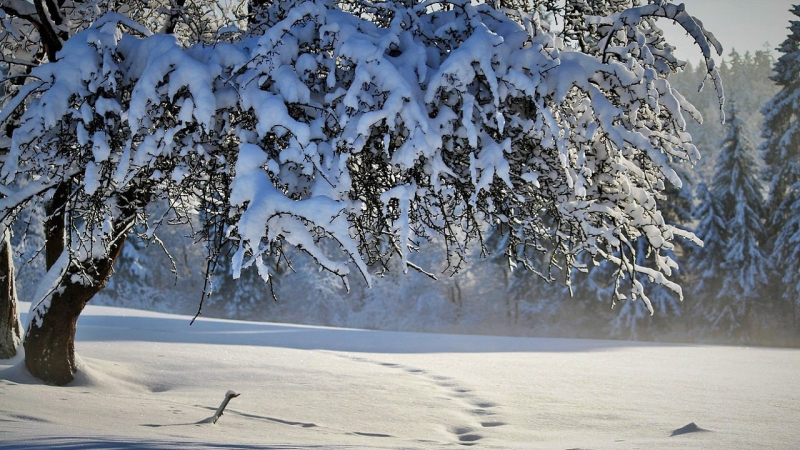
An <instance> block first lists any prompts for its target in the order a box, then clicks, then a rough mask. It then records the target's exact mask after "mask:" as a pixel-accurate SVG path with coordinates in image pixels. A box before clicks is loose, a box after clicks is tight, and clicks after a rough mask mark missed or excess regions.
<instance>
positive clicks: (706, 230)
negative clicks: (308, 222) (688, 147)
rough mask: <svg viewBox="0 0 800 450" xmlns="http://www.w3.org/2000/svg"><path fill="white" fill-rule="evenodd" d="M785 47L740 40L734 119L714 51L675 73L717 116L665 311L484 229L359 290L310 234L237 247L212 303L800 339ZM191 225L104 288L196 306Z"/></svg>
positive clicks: (112, 300)
mask: <svg viewBox="0 0 800 450" xmlns="http://www.w3.org/2000/svg"><path fill="white" fill-rule="evenodd" d="M798 31H800V30H798ZM795 34H796V35H798V34H799V33H795ZM790 46H794V48H795V49H796V47H797V42H796V41H793V40H792V38H791V37H790V39H788V40H787V42H786V43H784V47H783V48H782V49H781V52H782V53H783V54H785V55H789V54H790V53H791V50H790V49H789V47H790ZM771 55H772V54H771V52H769V51H768V50H766V49H765V50H764V51H759V52H756V53H755V54H750V53H746V54H744V55H741V54H739V53H737V52H736V51H735V50H733V51H731V52H730V53H729V54H728V55H727V57H726V58H725V61H724V63H723V65H722V67H721V74H722V76H723V80H724V83H725V91H726V111H725V113H726V116H727V120H726V121H725V123H721V122H720V121H719V120H718V118H719V105H718V101H717V94H716V92H714V90H713V89H712V88H711V87H710V86H709V87H708V88H706V89H703V90H698V86H699V85H700V84H701V82H703V80H704V78H705V76H706V70H707V69H706V67H704V66H703V65H702V64H700V65H697V66H693V65H691V64H690V65H688V66H687V67H686V69H685V70H684V71H683V72H682V73H679V74H678V75H676V76H674V77H673V78H671V82H672V83H673V85H674V86H676V87H677V89H678V90H679V91H680V92H683V93H685V94H686V95H687V99H688V100H689V101H690V102H691V103H692V104H694V105H695V106H696V107H697V109H698V110H699V111H700V112H701V113H702V115H703V117H704V118H705V121H704V123H702V124H700V123H695V122H691V121H690V122H689V125H688V127H689V129H688V131H689V132H690V133H691V135H692V136H693V137H694V142H695V144H696V145H697V147H698V149H699V150H700V154H701V155H702V160H701V162H700V163H699V166H698V167H696V168H695V169H694V170H689V167H686V168H685V170H683V171H681V175H682V178H683V188H682V189H680V190H674V191H672V192H670V193H669V195H668V196H667V197H666V198H663V199H661V202H662V205H660V209H661V211H662V212H663V214H664V215H665V218H666V219H667V221H668V222H670V223H672V224H675V225H679V226H680V227H681V228H684V229H689V230H693V231H695V233H696V234H697V235H698V237H700V238H701V239H703V241H704V242H705V246H704V247H698V246H696V245H694V244H693V243H691V242H688V241H687V242H685V243H684V245H680V246H679V247H678V248H677V250H676V255H675V256H676V258H677V260H678V262H679V263H680V268H681V269H680V270H681V271H680V273H679V274H678V275H677V277H675V278H676V280H677V281H678V282H679V283H680V284H681V286H682V287H683V292H684V300H683V301H680V300H679V299H678V298H677V297H676V296H675V295H674V294H673V293H671V292H668V291H667V290H666V289H663V288H660V287H658V286H654V287H653V288H652V292H651V294H650V298H651V301H652V302H653V306H654V308H655V310H656V312H655V314H654V315H653V316H651V315H650V314H649V312H648V310H647V308H646V306H645V304H644V303H643V302H641V301H623V302H617V303H616V304H613V303H612V298H613V295H612V294H613V291H614V286H613V283H614V279H615V277H614V276H613V273H612V272H611V270H613V269H611V268H609V267H606V266H605V265H602V264H601V265H598V266H594V265H593V264H592V262H591V261H586V262H585V269H584V270H577V271H575V273H572V274H565V273H560V274H556V275H555V276H556V278H558V279H561V280H563V279H569V282H568V287H564V284H563V283H546V282H545V281H543V280H542V278H541V277H540V276H538V275H537V274H534V273H531V272H529V271H525V270H512V268H511V267H509V265H508V260H507V259H506V258H504V257H503V254H502V252H501V251H499V249H501V248H503V243H502V242H500V241H501V240H502V239H503V238H502V237H500V236H501V234H500V233H497V234H496V235H497V236H498V237H497V238H496V239H494V240H493V239H491V238H490V239H489V240H488V243H489V245H488V246H487V248H486V249H482V248H480V247H479V246H477V245H476V247H475V248H473V249H472V251H471V257H470V258H469V259H468V260H467V261H464V262H463V263H462V266H461V268H460V270H459V271H458V273H457V274H456V275H454V276H449V275H448V274H443V275H440V274H442V273H444V272H445V266H444V264H446V263H445V262H443V261H442V260H441V258H440V257H438V256H434V255H440V254H441V249H438V250H437V249H435V248H433V247H435V246H437V245H444V244H443V243H438V242H437V241H435V240H434V242H433V243H431V244H426V245H427V246H421V247H420V248H419V249H418V254H417V255H415V257H414V262H415V263H416V264H417V265H418V266H420V267H422V268H423V269H424V270H425V271H426V272H428V274H430V275H429V276H426V275H425V274H424V273H420V272H416V271H409V273H407V274H404V273H403V271H402V269H401V267H400V265H399V264H397V266H396V267H392V266H389V267H371V270H372V272H373V273H374V274H376V275H378V276H376V277H375V282H374V286H373V287H372V288H368V287H367V286H366V285H365V283H363V281H360V280H359V279H353V280H352V284H351V286H350V292H349V293H348V292H347V291H346V289H345V287H344V286H343V285H342V281H341V279H340V278H339V277H337V276H335V275H333V274H331V273H330V272H325V271H320V270H319V269H318V265H317V264H316V263H315V262H314V261H313V260H311V259H310V258H309V257H308V256H307V255H305V254H303V253H301V252H298V251H296V250H292V249H286V251H285V255H286V258H287V259H288V262H289V267H290V269H285V267H286V265H285V264H277V263H278V261H273V263H274V265H275V267H276V270H281V272H280V273H279V276H277V277H274V278H273V283H272V285H269V284H265V283H264V282H263V280H262V279H261V278H260V277H259V275H258V274H257V273H256V271H255V269H253V268H248V269H246V270H244V271H243V273H242V276H241V278H240V279H239V280H233V278H232V276H231V273H232V267H231V263H230V258H229V257H228V258H226V257H222V258H220V263H219V265H218V266H217V267H216V268H215V270H214V277H213V286H212V294H211V296H210V297H208V298H207V299H205V301H204V303H203V305H202V314H203V315H205V316H213V317H225V318H233V319H247V320H259V321H272V322H291V323H305V324H317V325H331V326H342V327H356V328H369V329H384V330H404V331H426V332H447V333H451V332H452V333H473V334H474V333H479V334H504V335H524V336H551V337H580V338H589V337H591V338H620V339H634V340H655V341H672V342H676V341H678V342H715V343H736V344H762V345H792V346H796V345H798V344H799V343H800V339H798V330H800V321H799V320H800V319H798V317H797V310H798V305H797V303H798V302H797V292H796V285H797V280H796V278H797V273H798V269H797V266H792V265H791V262H792V261H793V259H792V252H793V251H794V249H795V247H797V243H795V242H794V241H793V240H792V239H793V235H792V233H791V230H793V229H796V228H797V224H796V223H794V222H793V220H792V219H793V218H795V217H796V216H797V214H792V213H791V211H792V210H791V206H792V204H793V197H792V196H791V195H790V194H787V193H790V192H796V189H794V190H792V189H790V186H791V183H789V184H788V185H786V181H785V180H792V179H793V178H792V177H793V176H794V175H792V174H791V173H790V174H789V175H787V174H786V173H784V172H785V171H786V170H796V169H793V168H792V167H794V164H785V162H786V161H787V160H786V159H783V158H785V157H786V154H782V155H779V154H778V153H776V151H777V150H774V151H773V150H770V149H771V148H772V149H774V148H775V147H776V146H777V145H776V144H775V143H774V142H772V141H774V138H772V136H773V135H778V134H780V133H782V132H783V131H781V129H780V127H781V126H782V125H781V124H780V123H777V121H776V120H775V116H776V115H777V116H780V114H776V113H775V109H776V108H778V107H779V105H778V104H779V103H780V102H779V101H778V100H776V99H777V98H778V97H779V93H780V92H782V91H781V89H782V87H784V88H785V86H784V85H785V84H786V83H784V85H782V84H781V83H782V81H781V80H782V79H781V70H782V67H783V66H782V65H781V60H780V59H775V58H774V57H773V56H771ZM776 74H777V75H776ZM784 90H786V89H784ZM765 117H766V118H767V119H766V120H765ZM771 117H772V119H770V118H771ZM771 130H772V131H771ZM771 139H772V141H771ZM794 152H795V154H796V152H797V150H796V149H795V150H794ZM776 155H778V156H776ZM795 159H796V157H795ZM787 168H788V169H787ZM794 179H796V176H795V178H794ZM781 183H783V184H781ZM163 207H164V209H166V206H165V205H164V206H163ZM27 217H28V219H27V220H24V221H21V222H20V223H18V224H17V228H16V229H15V230H14V239H13V245H14V249H15V252H16V253H15V263H16V266H17V268H18V278H17V287H18V289H19V292H20V298H21V299H23V300H24V299H27V298H29V296H31V295H32V294H33V291H35V289H36V283H37V282H38V281H39V278H40V276H41V273H43V265H44V262H43V261H42V259H43V255H41V249H42V247H43V238H42V235H43V232H42V231H43V230H42V229H41V227H42V222H43V221H42V213H41V211H38V210H37V209H36V208H35V207H30V208H29V210H28V211H27ZM795 220H796V219H795ZM492 231H493V230H491V229H490V230H487V232H488V233H490V234H491V233H492ZM190 234H192V233H191V230H190V229H188V228H187V229H185V230H182V229H181V228H180V227H165V229H164V231H163V232H162V234H161V235H160V236H159V237H160V240H161V242H160V244H161V245H154V244H151V245H149V246H145V245H144V244H142V243H141V241H138V240H128V241H127V242H126V243H125V247H124V250H123V254H122V256H121V257H120V258H119V260H118V261H117V264H116V268H115V270H116V275H115V276H114V277H112V278H111V282H110V283H109V285H108V287H107V288H106V289H105V290H103V291H102V292H101V293H100V294H99V295H98V296H97V297H96V298H95V299H94V300H93V301H92V303H94V304H104V305H113V306H124V307H133V308H141V309H148V310H155V311H164V312H176V313H184V314H186V313H188V314H193V313H194V312H196V311H197V309H198V307H199V303H200V301H201V298H202V292H203V289H204V284H205V279H206V277H205V272H206V269H207V264H206V253H205V246H204V243H203V242H194V241H192V239H191V238H187V237H186V236H188V235H190ZM493 243H496V249H497V251H493V250H494V249H493V248H492V244H493ZM679 244H680V243H679ZM640 254H642V257H646V256H644V252H640ZM176 261H177V262H176ZM448 273H449V272H448ZM434 277H436V278H438V280H433V279H432V278H434ZM271 290H274V295H273V292H271Z"/></svg>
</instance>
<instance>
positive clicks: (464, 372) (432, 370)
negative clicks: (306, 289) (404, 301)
mask: <svg viewBox="0 0 800 450" xmlns="http://www.w3.org/2000/svg"><path fill="white" fill-rule="evenodd" d="M25 306H27V305H25ZM21 309H23V310H25V309H27V308H25V307H23V308H21ZM78 330H79V332H78V342H77V351H78V353H79V355H80V361H81V369H80V372H79V374H78V376H77V378H76V380H75V381H74V382H73V383H71V384H70V385H68V386H66V387H53V386H46V385H43V384H41V383H39V382H37V381H36V380H35V379H33V378H32V377H31V376H30V375H29V374H28V373H27V372H26V370H25V369H24V365H23V364H22V363H21V359H20V358H19V357H17V358H16V359H14V360H0V449H21V448H24V449H51V448H59V449H78V448H91V449H99V448H102V449H133V448H135V449H173V448H175V449H177V448H194V449H221V448H226V449H228V448H237V449H312V448H314V449H317V448H333V449H345V448H346V449H416V448H420V449H447V448H454V449H457V448H463V447H464V446H468V445H475V447H476V448H493V449H528V448H530V449H577V448H582V449H678V448H691V449H698V448H703V449H726V450H730V449H759V448H764V449H790V448H798V446H800V430H799V429H798V427H797V424H798V423H800V377H798V376H797V374H798V373H800V350H796V349H773V348H745V347H720V346H694V345H677V344H668V345H665V344H648V343H640V342H637V343H634V342H624V341H596V340H569V339H534V338H508V337H487V336H464V335H431V334H419V333H392V332H379V331H364V330H350V329H335V328H322V327H311V326H296V325H277V324H270V323H255V322H235V321H226V320H212V319H202V318H201V319H200V320H198V321H197V322H195V324H194V325H192V326H189V317H185V316H176V315H168V314H160V313H151V312H144V311H136V310H125V309H119V308H109V307H98V306H89V307H88V308H87V309H86V310H85V312H84V313H83V315H82V316H81V319H80V322H79V326H78ZM229 390H235V391H236V392H239V393H241V396H239V397H237V398H234V399H231V401H230V404H229V405H228V407H227V409H226V410H225V412H224V415H223V416H222V417H221V418H220V420H219V421H218V422H217V424H216V425H212V424H209V423H201V422H203V421H204V420H205V419H207V418H208V417H210V416H211V415H213V413H214V412H215V411H216V409H217V408H218V407H219V405H220V403H221V402H222V400H223V398H224V397H225V395H226V392H227V391H229ZM692 422H694V423H695V424H696V425H697V426H698V427H700V428H702V429H703V430H705V431H697V432H691V433H685V434H678V435H675V436H671V434H672V432H673V430H677V429H679V428H682V427H684V426H685V425H687V424H689V423H692Z"/></svg>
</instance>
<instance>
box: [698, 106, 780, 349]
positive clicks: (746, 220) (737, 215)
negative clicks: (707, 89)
mask: <svg viewBox="0 0 800 450" xmlns="http://www.w3.org/2000/svg"><path fill="white" fill-rule="evenodd" d="M727 128H728V135H727V136H726V137H725V139H723V141H722V142H721V143H720V146H721V147H722V150H721V152H720V155H719V157H718V159H717V164H716V171H715V176H714V179H713V181H712V186H711V188H710V191H709V193H708V194H704V193H703V192H701V193H700V194H701V201H702V202H703V203H702V206H701V207H700V210H699V211H698V217H701V218H702V219H701V222H700V225H699V227H698V230H697V233H698V236H700V237H701V238H702V239H703V240H704V241H706V242H709V243H710V245H709V246H708V247H706V248H703V249H698V250H697V254H696V255H694V257H693V259H694V262H693V266H695V267H696V268H697V269H698V274H699V276H700V279H701V281H700V283H699V284H698V292H699V293H700V294H701V297H700V300H699V301H698V302H699V303H701V304H702V305H703V306H702V309H703V310H704V314H705V316H706V317H707V318H708V319H709V321H708V323H709V324H710V326H711V327H712V328H713V330H714V331H721V332H723V333H726V334H728V335H729V336H739V337H740V338H742V339H745V337H744V336H742V335H741V332H742V330H741V329H742V328H743V327H745V326H748V325H749V326H753V325H755V321H756V320H758V319H757V317H755V311H757V310H759V309H760V310H763V308H756V307H755V306H754V304H753V303H754V302H759V301H760V302H764V301H765V300H760V298H761V297H762V295H761V294H762V293H763V290H764V287H765V286H766V285H767V282H768V274H769V271H770V261H769V258H768V256H767V254H766V252H764V250H763V242H764V236H765V232H764V227H763V224H762V217H763V215H764V214H763V213H764V209H763V204H764V192H763V191H764V189H763V186H762V185H761V181H760V179H759V173H760V170H761V162H760V159H759V157H758V154H757V152H756V147H755V144H754V143H753V141H752V139H751V138H750V136H749V131H748V129H747V127H746V125H745V124H744V122H742V121H741V120H739V117H738V111H737V110H736V108H735V106H734V107H731V109H730V110H729V113H728V123H727ZM706 202H711V204H709V203H706ZM715 243H716V244H715ZM718 243H722V245H721V246H720V245H719V244H718ZM715 272H716V273H715Z"/></svg>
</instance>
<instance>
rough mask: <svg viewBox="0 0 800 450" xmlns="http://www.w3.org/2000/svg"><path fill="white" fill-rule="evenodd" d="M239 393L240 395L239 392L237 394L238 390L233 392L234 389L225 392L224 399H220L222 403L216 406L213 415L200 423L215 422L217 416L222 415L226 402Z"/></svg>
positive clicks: (217, 418)
mask: <svg viewBox="0 0 800 450" xmlns="http://www.w3.org/2000/svg"><path fill="white" fill-rule="evenodd" d="M239 395H241V394H239V393H238V392H235V391H228V392H226V393H225V399H224V400H222V404H220V405H219V408H217V412H215V413H214V415H213V416H211V417H209V418H208V419H206V420H204V421H202V422H201V423H209V422H210V423H217V421H218V420H219V418H220V417H221V416H222V411H225V407H226V406H228V402H229V401H231V399H232V398H235V397H238V396H239Z"/></svg>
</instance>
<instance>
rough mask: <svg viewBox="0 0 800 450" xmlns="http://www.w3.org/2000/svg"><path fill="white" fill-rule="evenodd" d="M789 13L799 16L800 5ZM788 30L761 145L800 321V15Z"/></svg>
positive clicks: (779, 251)
mask: <svg viewBox="0 0 800 450" xmlns="http://www.w3.org/2000/svg"><path fill="white" fill-rule="evenodd" d="M790 12H791V13H792V14H793V15H794V16H797V17H800V5H795V6H793V7H792V9H791V10H790ZM789 30H790V33H789V35H788V36H787V38H786V40H785V41H784V42H783V43H782V44H781V46H780V47H779V48H778V51H779V52H780V53H782V55H781V56H780V57H779V58H778V61H777V62H776V63H775V67H774V72H775V73H774V74H773V76H772V81H774V82H775V83H776V84H777V85H778V87H779V88H780V91H779V92H778V93H777V94H775V96H774V97H773V98H772V99H771V100H770V101H769V102H767V104H766V105H765V106H764V108H763V109H762V113H763V114H764V127H763V129H762V137H763V138H764V142H763V143H762V144H761V147H760V148H761V150H762V151H763V158H764V162H765V169H766V170H765V173H766V176H767V179H768V180H769V183H770V185H769V200H768V202H767V207H768V215H769V219H768V220H769V222H768V224H767V225H768V232H769V235H770V236H769V242H770V243H771V244H772V249H771V250H772V252H771V256H772V262H773V264H774V265H775V267H776V268H780V272H781V273H782V276H781V282H782V288H783V289H782V292H781V297H782V298H783V300H784V305H783V306H784V307H785V310H786V311H787V313H788V314H787V315H788V316H791V317H792V318H793V320H794V326H795V328H796V327H797V325H798V323H800V319H798V318H800V250H799V249H800V245H798V244H800V219H799V218H798V215H797V212H798V211H800V126H798V125H800V114H798V101H800V78H799V77H798V75H800V67H799V66H798V58H800V20H797V19H796V20H791V21H790V27H789Z"/></svg>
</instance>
